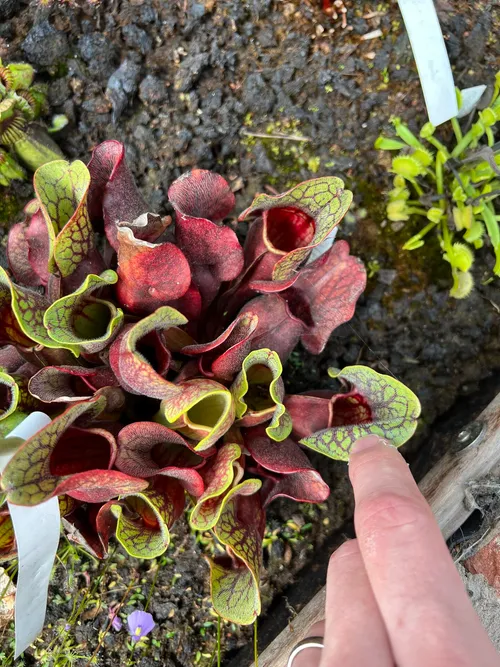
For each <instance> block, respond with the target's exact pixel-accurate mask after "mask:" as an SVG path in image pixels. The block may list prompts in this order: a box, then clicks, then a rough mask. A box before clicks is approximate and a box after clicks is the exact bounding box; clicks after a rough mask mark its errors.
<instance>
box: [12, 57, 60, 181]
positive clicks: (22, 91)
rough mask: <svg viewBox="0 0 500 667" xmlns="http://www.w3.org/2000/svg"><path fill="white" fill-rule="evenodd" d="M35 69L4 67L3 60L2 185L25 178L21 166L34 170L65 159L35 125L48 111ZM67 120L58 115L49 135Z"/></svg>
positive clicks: (43, 91)
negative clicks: (35, 79) (35, 75)
mask: <svg viewBox="0 0 500 667" xmlns="http://www.w3.org/2000/svg"><path fill="white" fill-rule="evenodd" d="M33 77H34V70H33V67H31V65H28V64H27V63H11V64H9V65H4V64H3V63H2V61H1V60H0V185H3V186H6V185H9V183H10V182H11V181H13V180H14V179H24V178H25V176H26V173H25V170H24V168H23V166H22V165H24V166H26V167H28V168H29V169H30V170H32V171H35V170H36V169H38V167H40V166H41V165H43V164H45V163H46V162H50V161H51V160H57V159H59V158H61V157H62V153H61V151H60V149H59V147H58V146H57V144H55V143H54V141H52V139H51V138H50V137H49V135H48V134H47V131H46V130H45V129H44V128H43V127H42V126H41V125H38V124H37V123H35V122H34V121H36V120H37V119H38V118H39V117H40V116H42V115H43V114H44V113H45V112H46V111H47V102H46V93H45V90H44V87H43V86H41V85H37V84H33ZM66 122H67V120H66V117H65V116H55V117H54V119H53V126H52V128H50V129H49V130H48V132H52V131H53V132H55V131H57V130H59V129H61V128H62V127H63V126H64V125H65V124H66Z"/></svg>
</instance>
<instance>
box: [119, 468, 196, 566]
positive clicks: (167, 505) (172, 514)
mask: <svg viewBox="0 0 500 667" xmlns="http://www.w3.org/2000/svg"><path fill="white" fill-rule="evenodd" d="M179 498H180V500H181V502H182V506H181V511H182V509H183V508H184V491H183V490H182V488H181V487H180V486H179V485H178V483H177V482H175V481H172V480H171V479H168V478H166V477H161V476H158V477H156V478H155V479H154V480H153V482H152V483H151V484H150V486H149V487H148V488H147V489H146V490H145V491H142V492H141V493H135V494H134V495H131V496H127V497H126V498H124V499H122V500H121V501H119V502H115V501H110V503H109V507H110V509H111V512H112V514H113V515H114V517H115V518H116V519H117V524H116V538H117V540H118V541H119V542H120V544H121V545H122V546H123V548H124V549H125V550H126V551H127V553H129V554H130V555H131V556H133V557H134V558H157V557H158V556H161V555H162V554H163V553H164V552H165V550H166V549H167V547H168V545H169V544H170V532H169V526H171V525H172V524H173V523H174V521H175V519H176V518H177V515H178V512H177V511H176V506H179V504H180V503H179V500H178V499H179Z"/></svg>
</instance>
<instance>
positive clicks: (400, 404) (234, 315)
mask: <svg viewBox="0 0 500 667" xmlns="http://www.w3.org/2000/svg"><path fill="white" fill-rule="evenodd" d="M34 188H35V193H36V198H35V199H34V200H33V201H32V202H30V203H29V204H28V206H27V207H26V220H25V221H24V222H21V223H18V224H16V225H14V227H13V228H12V230H11V232H10V236H9V240H8V253H7V254H8V261H9V270H8V271H7V270H4V269H0V303H1V317H0V336H1V341H0V342H1V343H2V344H3V347H2V348H1V349H0V366H1V367H2V372H1V375H0V383H1V385H0V386H1V387H2V391H1V394H0V399H1V401H2V404H1V407H2V410H3V412H2V415H1V419H2V421H0V428H1V429H2V430H3V433H4V434H6V433H8V432H9V431H10V430H11V429H12V428H13V426H14V425H15V424H17V423H19V421H20V420H22V419H23V418H24V417H25V415H26V414H27V413H29V412H31V411H33V410H36V409H41V410H44V411H45V412H47V413H49V414H50V416H51V417H52V422H51V423H50V424H49V425H48V426H46V427H45V428H43V429H42V430H41V431H39V432H38V433H36V434H35V435H34V436H33V437H31V438H30V439H29V440H27V441H26V442H24V443H19V448H18V449H17V451H16V452H15V454H14V456H13V458H12V459H11V461H10V462H9V464H8V465H7V467H6V468H5V471H4V473H3V475H2V479H1V483H2V488H3V492H4V497H5V498H7V499H8V500H9V502H10V503H14V504H20V505H35V504H38V503H41V502H43V501H44V500H46V499H48V498H50V497H53V496H58V497H59V501H60V507H61V513H62V515H63V517H64V519H63V523H64V525H65V526H66V527H67V528H70V535H71V536H72V538H73V539H75V537H76V538H77V539H78V540H79V542H80V544H84V545H85V547H86V548H87V549H88V550H89V551H90V552H92V553H93V554H94V555H96V556H98V557H100V558H102V557H104V556H106V554H107V550H108V544H109V540H110V538H111V537H112V535H115V536H116V539H117V540H118V541H119V542H120V543H121V544H122V545H123V547H124V548H125V549H126V550H127V552H128V553H129V554H131V555H132V556H135V557H138V558H154V557H157V556H159V555H160V554H162V553H163V552H164V551H165V549H166V548H167V547H168V544H169V540H170V533H169V531H170V529H171V527H172V525H173V523H174V521H175V520H176V519H178V518H179V517H180V516H181V515H182V513H183V511H184V508H185V504H186V501H187V502H188V503H189V504H190V506H191V508H192V511H191V513H190V524H191V527H192V529H193V530H197V531H208V530H211V531H213V534H214V536H215V538H216V539H217V540H218V541H219V543H220V544H221V545H223V547H224V548H225V554H226V555H225V556H222V557H221V556H218V557H215V558H213V559H211V560H210V578H211V590H212V600H213V605H214V608H215V610H216V612H217V613H218V614H219V615H220V616H222V617H223V618H225V619H228V620H230V621H233V622H235V623H241V624H249V623H251V622H253V621H254V620H255V618H256V616H257V615H258V614H259V613H260V596H259V573H260V569H261V566H262V556H261V552H262V539H263V535H264V529H265V508H266V507H267V505H268V504H269V503H270V502H271V501H272V500H273V499H275V498H276V497H278V496H286V497H288V498H293V499H295V500H297V501H299V502H308V503H317V502H323V501H324V500H325V499H326V498H327V496H328V494H329V491H330V489H329V487H328V485H327V484H326V483H325V482H324V481H323V479H322V477H321V475H320V473H319V472H318V471H317V470H315V469H314V467H313V466H312V464H311V462H310V460H309V458H308V456H307V454H306V452H307V450H308V449H310V450H314V451H317V452H321V453H322V454H324V455H325V456H327V457H330V458H332V459H338V460H341V461H346V460H347V459H348V457H349V451H350V448H351V445H352V443H353V442H354V441H355V439H356V438H358V437H361V436H363V435H365V434H368V433H375V434H378V435H380V436H384V437H386V438H388V439H390V440H391V442H392V443H393V444H394V445H396V446H399V445H402V444H403V443H404V442H405V441H406V440H407V439H408V438H409V437H410V436H411V435H412V434H413V432H414V430H415V427H416V424H417V418H418V416H419V412H420V406H419V403H418V400H417V398H416V397H415V396H414V394H413V393H412V392H411V391H410V390H409V389H407V388H406V387H405V386H404V385H402V384H401V383H400V382H399V381H397V380H395V379H394V378H392V377H389V376H386V375H380V374H379V373H377V372H376V371H374V370H372V369H371V368H368V367H363V366H350V367H347V368H344V369H343V370H339V369H331V370H330V374H331V376H332V378H336V380H337V383H336V384H335V383H332V387H333V385H334V384H335V388H332V389H331V390H327V391H325V390H322V391H314V390H312V389H311V391H310V392H307V393H305V394H301V395H287V394H286V391H285V386H284V383H283V379H282V365H283V363H284V362H285V361H286V359H287V357H288V356H289V355H290V353H291V351H292V350H293V349H294V347H295V346H296V345H297V344H298V343H299V341H301V343H302V345H303V346H304V347H305V348H306V350H308V351H309V352H312V353H313V354H318V353H320V352H321V351H322V350H323V349H324V347H325V345H326V343H327V341H328V339H329V336H330V334H331V333H332V331H333V330H334V329H336V327H338V326H339V325H341V324H342V323H344V322H346V321H348V320H349V319H350V318H351V317H352V315H353V312H354V308H355V304H356V301H357V299H358V297H359V295H360V294H361V293H362V291H363V289H364V287H365V282H366V275H365V269H364V267H363V264H362V263H361V262H360V261H359V260H358V259H357V258H355V257H352V256H351V255H350V254H349V246H348V244H347V243H346V241H337V242H336V243H333V244H331V243H327V244H326V246H325V245H324V243H323V242H324V241H325V239H327V238H328V237H329V236H330V235H331V232H332V230H333V229H334V228H335V226H336V225H338V224H339V223H340V221H341V220H342V218H343V216H344V214H345V213H346V211H347V209H348V208H349V205H350V203H351V199H352V194H351V193H350V192H349V191H348V190H345V189H344V184H343V182H342V181H341V180H340V179H339V178H334V177H323V178H317V179H314V180H310V181H306V182H305V183H301V184H300V185H297V186H296V187H294V188H292V189H291V190H289V191H288V192H285V193H284V194H280V195H276V196H270V195H267V194H259V195H257V196H256V197H255V199H254V201H253V203H252V204H251V206H250V207H249V208H247V209H246V210H245V211H244V212H243V213H242V214H241V215H240V216H239V219H238V220H239V224H240V225H248V230H247V234H246V240H245V244H244V246H242V245H241V244H240V241H239V239H238V236H237V234H236V232H235V225H234V224H232V222H231V219H230V220H229V222H228V223H226V224H224V223H223V221H224V220H225V219H228V217H229V216H231V214H232V211H233V207H234V204H235V198H234V195H233V193H232V192H231V189H230V187H229V185H228V183H227V182H226V181H225V180H224V178H222V177H221V176H219V175H218V174H215V173H212V172H209V171H204V170H199V169H195V170H193V171H191V172H189V173H187V174H184V175H183V176H181V177H180V178H178V179H177V180H176V181H175V182H174V183H172V185H171V186H170V188H169V191H168V196H169V200H170V203H171V205H172V207H173V209H174V213H175V220H172V218H171V217H170V216H160V215H156V214H154V213H151V212H150V211H149V209H148V205H147V204H146V202H145V201H144V200H143V198H142V196H141V195H140V193H139V191H138V189H137V188H136V186H135V184H134V181H133V178H132V176H131V173H130V171H129V169H128V167H127V165H126V163H125V157H124V148H123V146H122V145H121V144H120V143H118V142H116V141H106V142H105V143H103V144H101V145H99V146H97V148H96V149H95V150H94V153H93V155H92V158H91V160H90V162H89V164H88V165H87V166H86V165H85V164H84V163H83V162H80V161H75V162H72V163H71V164H70V163H68V162H65V161H63V160H59V161H54V162H50V163H48V164H45V165H44V166H42V167H40V168H39V169H38V170H37V171H36V173H35V176H34ZM233 220H234V219H233ZM330 238H331V237H330ZM322 243H323V245H322V246H321V244H322ZM320 246H321V248H322V249H324V252H323V253H322V254H320V255H319V256H317V257H316V258H315V259H313V261H310V262H308V260H309V259H310V257H311V252H312V250H314V249H316V250H318V248H320ZM316 254H318V253H316ZM10 447H12V443H11V444H10ZM0 522H1V523H0V526H1V529H0V549H1V552H2V555H3V557H4V558H8V557H12V556H14V555H15V552H16V546H15V537H14V534H13V531H12V524H11V522H10V517H9V513H8V509H7V505H6V504H4V505H3V507H2V508H0Z"/></svg>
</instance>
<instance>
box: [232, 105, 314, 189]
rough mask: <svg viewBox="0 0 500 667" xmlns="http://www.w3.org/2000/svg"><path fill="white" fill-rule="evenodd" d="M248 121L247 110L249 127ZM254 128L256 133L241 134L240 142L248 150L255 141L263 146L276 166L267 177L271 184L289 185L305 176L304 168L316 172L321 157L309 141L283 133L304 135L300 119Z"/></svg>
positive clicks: (246, 121)
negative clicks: (264, 135) (260, 128)
mask: <svg viewBox="0 0 500 667" xmlns="http://www.w3.org/2000/svg"><path fill="white" fill-rule="evenodd" d="M251 123H252V119H251V114H247V116H246V117H245V122H244V124H245V125H246V126H247V127H251ZM255 132H256V134H259V136H252V134H251V133H250V134H247V135H244V136H243V137H242V138H241V145H242V146H243V147H244V148H245V149H246V150H247V152H248V153H251V152H252V151H253V149H254V148H255V146H256V145H257V143H260V144H261V145H262V146H263V147H264V150H265V152H266V155H267V157H268V158H269V160H270V161H271V162H272V164H273V166H274V168H275V174H274V175H272V176H270V177H269V178H268V182H269V183H270V184H271V185H279V186H280V187H281V186H284V187H291V186H293V185H295V184H296V182H297V180H298V179H299V178H302V177H303V176H304V171H307V172H309V173H310V174H311V175H313V174H316V173H318V171H319V169H320V167H321V159H320V157H319V156H318V155H316V154H315V153H314V151H313V149H312V146H311V143H310V142H309V141H300V140H299V141H297V140H296V138H294V139H290V140H288V139H286V135H291V136H293V137H297V136H299V137H300V136H303V135H304V136H306V135H307V133H306V132H305V131H304V129H303V128H302V126H301V122H300V121H299V120H297V119H296V118H281V119H279V120H273V121H270V122H269V123H268V124H267V125H266V127H265V129H264V131H262V130H260V131H258V130H255ZM260 134H267V135H269V138H266V137H262V136H260ZM278 137H279V138H278ZM325 166H327V165H325ZM284 177H285V178H284Z"/></svg>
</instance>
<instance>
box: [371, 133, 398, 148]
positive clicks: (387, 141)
mask: <svg viewBox="0 0 500 667" xmlns="http://www.w3.org/2000/svg"><path fill="white" fill-rule="evenodd" d="M374 147H375V148H376V149H377V150H381V151H399V150H401V149H402V148H406V145H405V144H404V143H403V142H402V141H398V140H397V139H391V138H390V137H384V136H383V135H380V137H378V138H377V140H376V141H375V145H374Z"/></svg>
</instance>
